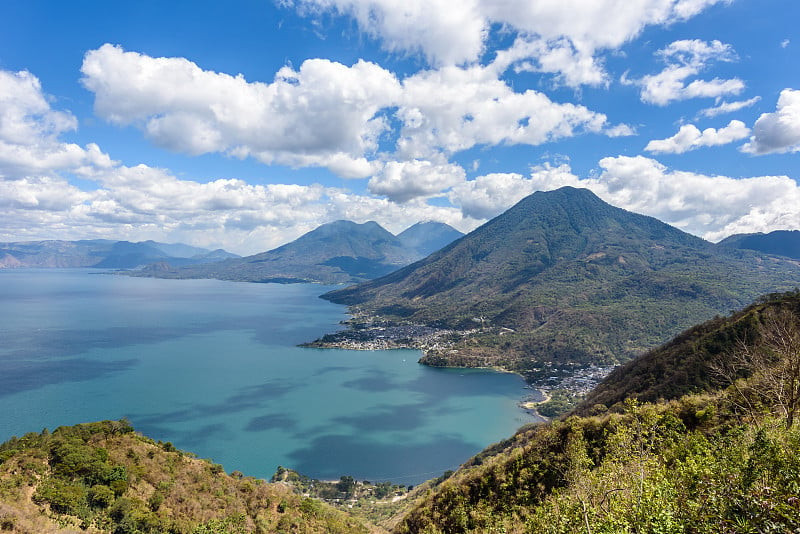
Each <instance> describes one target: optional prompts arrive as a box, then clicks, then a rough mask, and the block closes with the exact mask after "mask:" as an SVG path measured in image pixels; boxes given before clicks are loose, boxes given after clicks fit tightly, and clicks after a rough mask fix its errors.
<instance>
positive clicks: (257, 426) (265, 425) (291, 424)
mask: <svg viewBox="0 0 800 534" xmlns="http://www.w3.org/2000/svg"><path fill="white" fill-rule="evenodd" d="M273 428H277V429H279V430H286V431H293V430H295V429H296V428H297V422H296V421H295V420H294V419H293V418H291V417H289V416H288V415H285V414H280V413H272V414H268V415H260V416H258V417H253V418H252V419H250V422H248V423H247V426H245V428H244V429H245V430H246V431H247V432H262V431H264V430H272V429H273Z"/></svg>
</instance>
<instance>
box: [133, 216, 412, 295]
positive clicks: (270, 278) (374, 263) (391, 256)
mask: <svg viewBox="0 0 800 534" xmlns="http://www.w3.org/2000/svg"><path fill="white" fill-rule="evenodd" d="M415 259H418V256H417V255H416V253H415V252H414V251H409V250H407V249H406V248H405V247H404V246H403V243H402V242H401V241H400V240H399V239H398V238H397V237H395V236H394V235H392V234H391V233H389V232H388V231H387V230H385V229H384V228H383V227H381V226H380V225H379V224H378V223H375V222H372V221H370V222H366V223H363V224H357V223H354V222H351V221H335V222H332V223H328V224H323V225H322V226H320V227H319V228H317V229H315V230H312V231H311V232H308V233H307V234H305V235H303V236H301V237H299V238H298V239H296V240H294V241H292V242H291V243H287V244H286V245H283V246H281V247H278V248H276V249H273V250H270V251H268V252H262V253H260V254H256V255H253V256H248V257H246V258H237V259H232V260H226V261H223V262H217V263H213V264H208V265H202V266H191V267H186V268H182V269H169V268H164V266H163V265H160V266H156V267H154V268H151V269H145V270H144V271H143V272H142V273H136V275H139V276H157V277H159V278H217V279H220V280H235V281H242V282H319V283H323V284H344V283H353V282H358V281H362V280H369V279H372V278H376V277H378V276H382V275H384V274H387V273H389V272H392V271H394V270H395V269H398V268H399V267H401V266H403V265H407V264H409V263H411V262H412V261H414V260H415Z"/></svg>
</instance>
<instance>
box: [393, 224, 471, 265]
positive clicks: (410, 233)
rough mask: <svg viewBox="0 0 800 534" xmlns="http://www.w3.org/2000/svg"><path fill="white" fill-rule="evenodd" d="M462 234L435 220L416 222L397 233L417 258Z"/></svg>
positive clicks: (434, 250) (426, 254)
mask: <svg viewBox="0 0 800 534" xmlns="http://www.w3.org/2000/svg"><path fill="white" fill-rule="evenodd" d="M461 237H464V234H463V233H461V232H459V231H458V230H456V229H455V228H453V227H452V226H450V225H448V224H444V223H440V222H435V221H426V222H418V223H417V224H415V225H413V226H410V227H408V228H406V229H405V230H403V231H402V232H400V233H399V234H397V239H399V240H400V242H401V243H402V244H403V246H404V247H405V248H406V249H407V250H409V251H413V252H414V254H415V255H416V256H417V259H421V258H424V257H425V256H428V255H430V254H433V253H434V252H436V251H437V250H439V249H440V248H443V247H445V246H447V245H449V244H450V243H452V242H453V241H455V240H456V239H459V238H461Z"/></svg>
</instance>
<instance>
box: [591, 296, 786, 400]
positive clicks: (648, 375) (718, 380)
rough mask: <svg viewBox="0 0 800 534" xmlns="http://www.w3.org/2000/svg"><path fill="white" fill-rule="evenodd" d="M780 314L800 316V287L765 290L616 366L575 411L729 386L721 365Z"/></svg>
mask: <svg viewBox="0 0 800 534" xmlns="http://www.w3.org/2000/svg"><path fill="white" fill-rule="evenodd" d="M784 312H788V313H793V314H795V315H796V316H797V317H800V291H797V290H795V291H792V292H787V293H772V294H768V295H765V296H763V297H761V298H759V299H758V301H757V302H755V303H754V304H751V305H750V306H748V307H747V308H745V309H743V310H741V311H738V312H735V313H733V314H731V315H730V316H727V317H720V316H717V317H715V318H714V319H711V320H709V321H706V322H705V323H702V324H700V325H697V326H694V327H692V328H689V329H688V330H686V331H684V332H682V333H681V334H679V335H677V336H676V337H675V338H673V339H672V340H670V341H669V342H667V343H665V344H664V345H662V346H660V347H658V348H656V349H653V350H651V351H649V352H647V353H645V354H643V355H641V356H639V357H638V358H636V359H634V360H632V361H630V362H628V363H627V364H625V365H622V366H620V367H618V368H617V369H615V370H614V371H613V372H612V373H611V374H610V375H608V376H607V377H606V378H605V380H603V381H602V382H601V383H600V384H599V385H598V386H597V387H596V388H595V389H594V390H593V391H591V392H590V393H589V394H588V395H587V397H586V399H585V400H584V401H583V402H582V403H581V405H580V406H579V407H578V412H579V413H587V412H588V411H589V410H590V409H591V407H592V406H594V405H595V404H604V405H606V406H609V407H611V406H613V405H615V404H619V403H622V402H624V401H625V400H626V399H628V398H637V399H638V400H640V401H643V402H655V401H657V400H659V399H665V400H670V399H677V398H679V397H681V396H682V395H685V394H687V393H696V392H703V391H711V390H714V389H716V388H718V387H719V386H721V385H722V386H726V387H727V386H728V385H730V382H731V380H730V377H727V378H726V377H725V376H722V375H723V374H724V373H721V372H720V371H724V369H720V366H721V365H722V366H723V367H724V365H725V364H726V362H730V360H731V358H732V357H733V356H734V355H735V354H736V353H737V350H739V349H740V348H741V347H740V346H741V344H742V343H746V344H748V345H749V346H758V345H759V344H760V343H761V341H762V337H763V336H762V330H763V328H764V327H765V324H766V322H767V321H769V319H770V317H771V316H772V315H774V314H776V313H784ZM745 372H746V370H745V369H743V370H742V374H744V373H745Z"/></svg>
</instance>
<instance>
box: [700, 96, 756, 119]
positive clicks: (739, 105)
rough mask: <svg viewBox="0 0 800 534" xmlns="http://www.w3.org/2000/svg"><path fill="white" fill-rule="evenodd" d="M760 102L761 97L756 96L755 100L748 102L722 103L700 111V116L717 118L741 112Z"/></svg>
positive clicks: (751, 99) (748, 100)
mask: <svg viewBox="0 0 800 534" xmlns="http://www.w3.org/2000/svg"><path fill="white" fill-rule="evenodd" d="M760 100H761V97H760V96H754V97H753V98H750V99H747V100H738V101H735V102H722V103H720V104H718V105H716V106H714V107H713V108H706V109H703V110H700V115H702V116H704V117H716V116H717V115H724V114H725V113H733V112H735V111H739V110H740V109H744V108H747V107H750V106H752V105H753V104H755V103H757V102H759V101H760Z"/></svg>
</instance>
